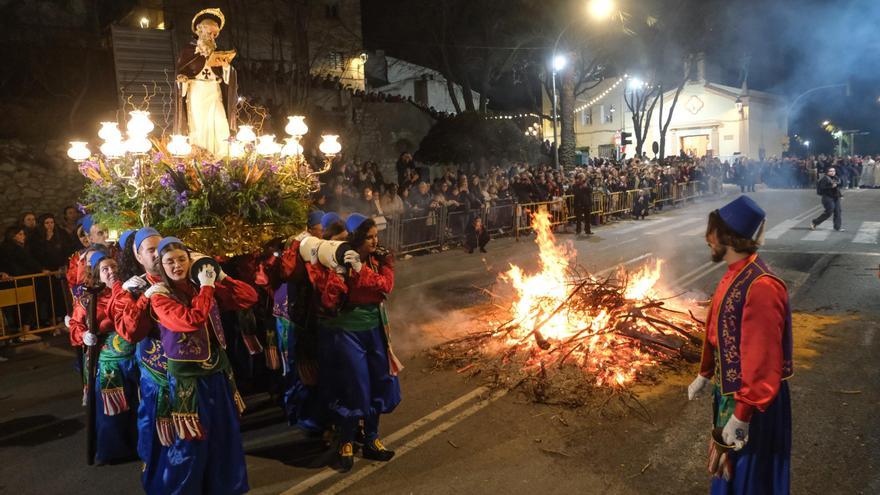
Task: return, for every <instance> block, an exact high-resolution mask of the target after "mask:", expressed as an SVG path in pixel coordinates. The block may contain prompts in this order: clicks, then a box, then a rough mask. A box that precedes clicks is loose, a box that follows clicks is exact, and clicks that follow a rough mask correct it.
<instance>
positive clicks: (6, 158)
mask: <svg viewBox="0 0 880 495" xmlns="http://www.w3.org/2000/svg"><path fill="white" fill-rule="evenodd" d="M84 184H85V178H84V177H83V176H82V175H81V174H80V173H79V170H78V169H77V166H76V164H75V163H73V162H72V161H71V160H70V159H69V158H68V157H67V145H66V143H59V142H53V143H48V144H42V145H33V144H25V143H22V142H21V141H17V140H2V141H0V226H2V227H3V228H6V227H7V226H9V225H12V224H14V223H15V222H17V221H18V218H19V216H20V215H21V214H22V213H24V212H27V211H33V212H35V213H36V214H37V215H39V214H41V213H54V214H55V215H56V216H58V215H61V214H62V213H63V210H64V207H65V206H69V205H75V204H76V200H77V198H78V197H79V195H80V192H81V191H82V187H83V185H84Z"/></svg>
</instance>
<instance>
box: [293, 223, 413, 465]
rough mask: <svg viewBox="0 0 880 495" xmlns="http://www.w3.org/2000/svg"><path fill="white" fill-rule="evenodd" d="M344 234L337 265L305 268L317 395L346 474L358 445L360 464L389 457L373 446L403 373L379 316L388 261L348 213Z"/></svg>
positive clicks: (367, 227) (396, 399) (372, 234)
mask: <svg viewBox="0 0 880 495" xmlns="http://www.w3.org/2000/svg"><path fill="white" fill-rule="evenodd" d="M346 228H347V230H348V232H349V234H350V235H349V240H348V242H349V244H350V245H351V249H350V250H348V251H346V252H345V253H344V258H343V260H342V262H340V263H339V264H338V265H337V266H336V267H333V268H328V267H327V266H325V264H322V263H310V264H309V267H310V271H311V272H312V276H313V280H314V283H315V287H316V289H317V290H318V291H319V294H320V304H321V307H322V315H320V316H319V318H318V335H319V345H320V351H319V356H320V365H319V369H320V372H321V380H322V381H321V387H323V388H324V390H323V392H324V393H325V398H326V400H327V401H328V404H329V408H330V410H331V411H332V413H333V418H334V423H335V426H336V430H337V434H338V442H339V444H338V451H337V453H338V462H339V465H338V468H339V470H340V471H342V472H347V471H349V470H350V469H351V467H352V464H353V462H354V453H353V452H354V450H353V444H354V442H355V441H356V440H361V441H362V442H363V450H362V452H363V456H364V458H366V459H372V460H378V461H388V460H390V459H391V458H392V457H393V456H394V452H393V451H391V450H388V449H386V448H385V446H383V445H382V442H381V441H380V440H379V417H380V415H382V414H388V413H391V412H392V411H394V409H395V408H396V407H397V405H398V404H399V403H400V400H401V396H400V383H399V382H398V378H397V373H398V371H399V370H400V369H401V368H402V367H401V366H400V363H399V361H397V358H396V357H395V356H394V354H393V352H392V351H391V348H390V343H389V340H388V320H387V317H386V314H385V308H384V301H385V299H386V297H387V295H388V294H389V293H390V292H391V290H392V289H393V288H394V268H393V257H392V255H391V254H390V253H387V252H386V251H384V249H383V250H380V249H379V246H378V229H377V228H376V223H375V222H374V221H373V220H372V219H369V218H366V217H364V216H363V215H360V214H357V213H353V214H351V215H350V216H349V217H348V219H347V221H346ZM361 423H362V428H363V429H362V430H360V428H361V427H360V425H361Z"/></svg>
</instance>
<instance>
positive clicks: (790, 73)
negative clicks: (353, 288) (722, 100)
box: [363, 0, 880, 153]
mask: <svg viewBox="0 0 880 495" xmlns="http://www.w3.org/2000/svg"><path fill="white" fill-rule="evenodd" d="M693 1H695V2H699V1H702V0H693ZM394 3H395V0H391V1H387V0H386V1H383V0H364V1H363V17H364V25H363V30H364V42H365V45H366V47H367V49H370V50H375V49H384V50H385V51H386V52H387V53H388V54H390V55H395V56H399V57H401V58H405V59H408V60H412V61H413V62H416V63H422V64H426V65H430V64H431V61H430V59H429V58H427V57H422V58H423V59H422V60H419V58H420V55H421V54H422V53H424V52H425V51H426V50H427V49H429V48H430V45H431V44H432V41H431V40H430V39H429V38H427V37H426V36H413V35H412V31H411V30H396V29H389V22H388V17H389V16H394V8H393V4H394ZM631 4H632V2H626V1H623V2H620V1H619V2H618V5H620V6H621V8H622V9H627V8H628V7H629V8H633V6H632V5H631ZM717 15H718V16H719V21H720V22H717V23H716V25H718V26H719V29H718V30H717V31H716V32H713V36H714V39H713V40H712V41H713V43H712V45H713V46H714V48H713V49H712V52H710V53H709V58H710V61H711V62H712V63H715V64H718V65H719V66H720V67H721V69H722V75H723V76H727V79H735V78H736V75H737V74H738V69H739V67H740V65H741V61H742V60H743V58H744V56H747V57H748V58H749V62H750V63H749V67H750V72H749V86H750V87H751V88H754V89H761V90H765V91H771V92H775V93H780V94H783V95H785V96H787V97H788V98H789V100H794V99H795V98H796V97H797V96H798V95H800V94H801V93H803V92H804V91H807V90H810V89H811V88H815V87H817V86H824V85H832V84H841V83H849V84H850V94H849V96H847V95H846V90H845V89H844V88H838V89H830V90H824V91H817V92H814V93H811V94H810V95H808V96H806V97H804V98H802V99H801V100H800V102H799V103H798V104H797V107H796V108H794V109H793V111H792V119H791V128H790V131H791V133H792V134H795V133H796V134H799V135H801V136H803V138H804V139H809V140H810V141H811V142H812V143H814V144H813V149H816V150H821V151H830V150H831V147H832V146H833V141H832V139H831V136H830V135H829V134H828V133H827V132H826V131H825V130H824V129H822V128H821V127H820V125H819V123H820V122H821V121H823V120H826V119H828V120H831V121H832V122H834V123H835V124H837V125H838V126H840V127H842V128H844V129H860V130H864V131H868V132H870V135H868V136H860V137H859V138H857V142H856V151H857V153H880V103H878V101H877V99H878V97H880V83H878V81H880V1H877V0H731V1H728V2H723V7H722V8H721V10H719V11H718V12H717ZM413 22H417V23H418V22H426V23H427V22H434V20H432V19H430V18H422V19H418V20H414V21H413ZM392 24H393V23H392ZM546 29H547V30H548V31H554V32H555V31H558V29H559V28H558V27H556V26H548V27H546ZM416 31H417V30H416ZM548 53H549V49H548ZM547 57H548V58H549V55H548V56H547ZM722 82H725V83H728V84H731V83H734V84H735V81H731V80H724V81H722ZM490 96H491V97H492V99H491V101H492V102H494V104H495V105H494V106H495V109H497V110H510V109H514V108H516V107H518V106H519V107H521V106H523V104H524V102H522V101H520V100H518V97H517V96H515V95H511V94H494V95H490ZM520 97H521V95H520ZM793 151H794V150H793Z"/></svg>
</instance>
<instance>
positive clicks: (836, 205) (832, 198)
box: [810, 167, 845, 232]
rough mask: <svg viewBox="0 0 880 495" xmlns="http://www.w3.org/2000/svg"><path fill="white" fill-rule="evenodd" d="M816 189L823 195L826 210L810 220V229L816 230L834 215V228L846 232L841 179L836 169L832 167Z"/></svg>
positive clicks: (823, 204) (823, 205)
mask: <svg viewBox="0 0 880 495" xmlns="http://www.w3.org/2000/svg"><path fill="white" fill-rule="evenodd" d="M816 191H817V192H818V193H819V195H820V196H822V207H823V208H824V209H825V211H823V212H822V214H821V215H819V216H818V217H816V218H814V219H813V220H811V221H810V229H811V230H816V227H818V226H819V225H820V224H821V223H822V222H824V221H825V220H828V218H829V217H831V216H833V217H834V219H833V222H834V230H836V231H838V232H844V231H845V229H844V228H843V225H842V224H843V219H842V214H841V209H840V201H841V198H843V194H841V193H840V179H838V178H837V173H836V169H835V168H834V167H830V168H829V169H828V171H827V172H825V176H824V177H822V178H821V179H819V183H818V185H817V188H816Z"/></svg>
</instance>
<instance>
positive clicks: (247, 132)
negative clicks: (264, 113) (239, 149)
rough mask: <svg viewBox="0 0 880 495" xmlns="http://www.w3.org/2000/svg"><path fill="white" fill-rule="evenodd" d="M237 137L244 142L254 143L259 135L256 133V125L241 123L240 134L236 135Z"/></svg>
mask: <svg viewBox="0 0 880 495" xmlns="http://www.w3.org/2000/svg"><path fill="white" fill-rule="evenodd" d="M235 139H237V140H239V141H241V142H242V143H244V144H247V143H253V142H254V141H256V140H257V135H256V134H254V126H252V125H240V126H238V134H236V135H235Z"/></svg>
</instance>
